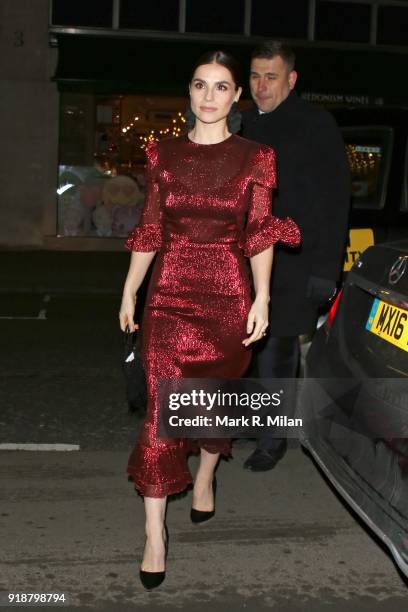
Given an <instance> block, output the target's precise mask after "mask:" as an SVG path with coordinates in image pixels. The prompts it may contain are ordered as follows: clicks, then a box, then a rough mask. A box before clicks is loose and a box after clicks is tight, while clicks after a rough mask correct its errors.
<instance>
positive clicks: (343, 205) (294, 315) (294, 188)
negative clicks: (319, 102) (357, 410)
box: [243, 41, 350, 471]
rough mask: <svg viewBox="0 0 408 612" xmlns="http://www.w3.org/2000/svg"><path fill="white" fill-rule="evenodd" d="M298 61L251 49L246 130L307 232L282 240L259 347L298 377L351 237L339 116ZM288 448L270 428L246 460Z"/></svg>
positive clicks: (273, 367) (270, 47)
mask: <svg viewBox="0 0 408 612" xmlns="http://www.w3.org/2000/svg"><path fill="white" fill-rule="evenodd" d="M294 63H295V56H294V53H293V51H292V50H291V49H290V48H288V47H287V46H286V45H284V44H282V43H280V42H279V41H270V42H266V43H264V44H263V45H262V46H261V47H259V48H257V49H256V50H255V51H254V52H253V54H252V61H251V72H250V87H251V94H252V97H253V100H254V102H255V107H254V108H253V109H251V110H250V111H247V112H246V113H244V116H243V136H244V137H246V138H249V139H251V140H255V141H257V142H260V143H262V144H267V145H269V146H271V147H272V148H273V149H274V150H275V152H276V155H277V170H278V185H277V190H276V191H275V192H274V198H273V203H272V211H273V214H274V215H276V216H278V217H283V218H285V217H287V216H289V217H293V219H294V221H295V222H296V223H297V224H298V225H299V228H300V230H301V234H302V244H301V247H299V249H286V248H284V247H281V246H278V245H277V246H276V248H275V251H274V261H273V271H272V281H271V294H270V295H271V300H270V313H269V333H268V335H267V336H266V338H265V339H264V340H261V341H260V343H259V344H258V347H257V348H255V349H254V359H255V364H256V366H257V374H258V376H259V377H262V378H293V377H296V375H297V371H298V365H299V356H300V348H299V335H302V334H312V333H313V332H314V330H315V328H316V323H317V316H318V310H319V308H320V307H321V306H323V305H324V304H326V303H327V302H328V300H329V299H330V298H331V297H332V296H333V295H334V292H335V289H336V283H337V281H338V280H339V277H340V275H341V269H342V263H343V258H344V251H345V245H346V240H347V227H348V213H349V205H350V173H349V167H348V163H347V158H346V153H345V147H344V143H343V140H342V137H341V134H340V131H339V129H338V127H337V125H336V123H335V121H334V119H333V117H332V116H331V115H330V114H329V113H328V112H327V111H325V110H322V109H320V108H317V107H315V106H312V105H311V104H309V103H308V102H306V101H304V100H302V99H301V98H299V97H298V95H297V94H296V92H295V90H294V86H295V83H296V79H297V73H296V71H295V70H294ZM289 416H290V415H289ZM286 448H287V442H286V439H282V438H275V437H271V435H270V434H269V435H268V434H267V433H266V434H264V437H261V438H258V441H257V448H256V450H255V451H254V452H253V453H252V454H251V455H250V457H249V458H248V459H247V460H246V462H245V463H244V467H246V468H249V469H252V470H253V471H261V470H268V469H272V468H273V467H274V466H275V465H276V463H277V461H279V459H280V458H281V457H282V456H283V455H284V453H285V451H286Z"/></svg>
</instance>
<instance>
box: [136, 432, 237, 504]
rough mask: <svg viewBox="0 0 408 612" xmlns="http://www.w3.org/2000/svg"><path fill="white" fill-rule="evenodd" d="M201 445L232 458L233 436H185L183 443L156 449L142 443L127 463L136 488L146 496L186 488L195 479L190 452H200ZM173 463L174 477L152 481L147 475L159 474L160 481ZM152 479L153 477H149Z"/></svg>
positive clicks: (154, 495) (158, 495)
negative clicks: (188, 460) (192, 472)
mask: <svg viewBox="0 0 408 612" xmlns="http://www.w3.org/2000/svg"><path fill="white" fill-rule="evenodd" d="M200 448H204V449H205V450H206V451H208V452H209V453H220V454H221V455H222V456H223V457H225V458H226V459H229V458H230V457H232V454H231V442H230V440H229V439H224V438H223V439H220V438H219V439H216V438H213V439H210V438H200V439H197V440H196V439H190V438H184V439H183V441H182V443H181V445H180V446H166V447H164V448H158V449H156V448H152V447H149V446H145V445H144V444H143V443H140V442H138V443H137V444H136V446H135V448H134V449H133V451H132V453H131V455H130V457H129V461H128V466H127V470H126V471H127V473H128V474H129V476H131V480H132V482H133V485H134V488H135V490H136V491H137V492H138V493H139V494H140V495H141V496H142V497H166V496H167V495H175V494H176V493H181V492H182V491H184V490H185V489H186V488H187V487H188V486H189V484H191V483H192V482H193V478H192V476H191V473H190V470H189V468H188V464H187V457H188V456H189V455H190V454H198V453H199V452H200ZM169 466H172V471H173V474H174V475H173V477H172V476H171V475H168V476H167V477H166V480H163V481H162V482H156V483H154V482H151V481H150V482H149V481H148V480H147V479H145V478H144V477H143V476H144V475H148V474H150V475H152V474H157V475H158V478H157V480H159V479H160V478H163V476H162V474H166V472H167V474H168V472H169ZM149 480H150V479H149Z"/></svg>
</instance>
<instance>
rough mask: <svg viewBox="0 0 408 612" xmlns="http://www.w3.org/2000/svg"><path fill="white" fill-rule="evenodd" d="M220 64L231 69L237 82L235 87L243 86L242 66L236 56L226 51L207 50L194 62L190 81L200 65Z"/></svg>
mask: <svg viewBox="0 0 408 612" xmlns="http://www.w3.org/2000/svg"><path fill="white" fill-rule="evenodd" d="M213 63H216V64H220V66H224V68H227V70H229V71H230V73H231V76H232V79H233V81H234V83H235V89H238V87H241V86H242V78H241V68H240V65H239V64H238V62H237V60H236V59H235V57H233V56H232V55H231V54H230V53H227V52H226V51H207V52H206V53H204V54H203V55H202V56H201V57H200V58H199V59H198V60H197V61H196V63H195V64H194V66H193V69H192V71H191V77H190V82H191V81H192V79H193V76H194V73H195V71H196V70H197V68H199V67H200V66H204V65H205V64H213Z"/></svg>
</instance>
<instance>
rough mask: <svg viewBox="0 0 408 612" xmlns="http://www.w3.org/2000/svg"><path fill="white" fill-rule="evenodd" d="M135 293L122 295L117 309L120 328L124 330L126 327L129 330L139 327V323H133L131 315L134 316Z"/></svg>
mask: <svg viewBox="0 0 408 612" xmlns="http://www.w3.org/2000/svg"><path fill="white" fill-rule="evenodd" d="M135 307H136V295H134V296H132V295H123V297H122V303H121V305H120V310H119V323H120V329H121V330H122V331H123V332H124V331H126V327H128V328H129V331H130V332H134V331H135V329H139V325H137V324H135V322H134V320H133V317H134V316H135Z"/></svg>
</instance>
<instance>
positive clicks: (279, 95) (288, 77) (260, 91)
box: [249, 55, 297, 113]
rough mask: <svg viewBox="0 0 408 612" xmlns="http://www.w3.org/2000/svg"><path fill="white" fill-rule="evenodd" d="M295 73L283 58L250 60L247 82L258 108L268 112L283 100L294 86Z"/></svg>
mask: <svg viewBox="0 0 408 612" xmlns="http://www.w3.org/2000/svg"><path fill="white" fill-rule="evenodd" d="M296 78H297V73H296V72H295V71H294V70H292V71H289V70H288V67H287V65H286V64H285V62H284V61H283V59H282V58H281V57H280V56H279V55H277V56H275V57H273V58H272V59H266V58H259V57H258V58H255V59H253V60H252V62H251V72H250V75H249V84H250V87H251V94H252V97H253V99H254V102H255V104H256V105H257V107H258V108H259V110H261V111H263V112H264V113H270V112H271V111H273V110H275V108H276V107H277V106H279V104H280V103H281V102H283V101H284V100H285V99H286V98H287V97H288V95H289V93H290V91H291V90H292V89H293V88H294V86H295V83H296Z"/></svg>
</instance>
